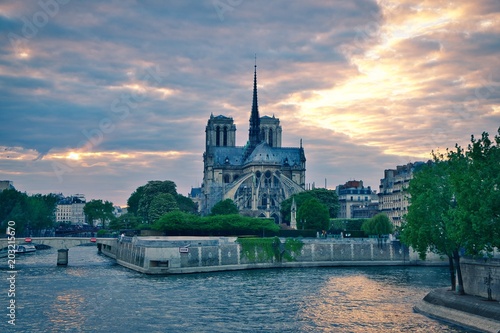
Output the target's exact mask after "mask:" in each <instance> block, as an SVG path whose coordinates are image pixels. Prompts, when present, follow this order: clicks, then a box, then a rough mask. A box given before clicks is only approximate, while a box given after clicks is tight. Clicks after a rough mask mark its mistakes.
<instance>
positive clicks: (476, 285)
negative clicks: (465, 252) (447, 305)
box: [460, 258, 500, 301]
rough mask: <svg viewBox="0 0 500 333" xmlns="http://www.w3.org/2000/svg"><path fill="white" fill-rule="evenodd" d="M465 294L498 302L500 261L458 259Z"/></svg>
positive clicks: (499, 294)
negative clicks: (489, 298)
mask: <svg viewBox="0 0 500 333" xmlns="http://www.w3.org/2000/svg"><path fill="white" fill-rule="evenodd" d="M460 268H461V269H462V275H463V282H464V290H465V292H466V293H467V294H470V295H475V296H480V297H484V298H488V288H489V289H490V297H491V298H492V299H494V300H497V301H500V259H496V258H491V259H469V258H462V259H460Z"/></svg>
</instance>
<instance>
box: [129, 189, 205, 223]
mask: <svg viewBox="0 0 500 333" xmlns="http://www.w3.org/2000/svg"><path fill="white" fill-rule="evenodd" d="M176 188H177V186H176V185H175V183H174V182H173V181H171V180H165V181H160V180H151V181H149V182H148V183H147V184H146V185H143V186H139V187H138V188H137V189H136V190H135V191H134V192H133V193H132V194H131V195H130V197H129V198H128V200H127V204H128V207H129V208H128V212H129V213H130V214H133V215H135V216H137V217H138V218H139V219H140V220H141V221H142V223H146V224H152V223H154V222H155V221H156V220H157V219H158V218H159V217H160V216H162V215H163V214H165V213H167V212H170V211H173V210H176V209H179V210H181V211H183V212H187V213H193V214H195V213H196V212H197V206H196V204H195V203H194V202H193V200H191V199H190V198H188V197H185V196H183V195H181V194H178V193H177V190H176Z"/></svg>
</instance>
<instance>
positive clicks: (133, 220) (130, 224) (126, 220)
mask: <svg viewBox="0 0 500 333" xmlns="http://www.w3.org/2000/svg"><path fill="white" fill-rule="evenodd" d="M139 224H140V220H139V218H138V217H137V216H135V215H134V214H132V213H126V214H123V215H121V216H119V217H118V218H117V219H114V220H113V221H111V222H110V223H109V228H110V229H112V230H121V229H134V228H136V227H137V226H138V225H139Z"/></svg>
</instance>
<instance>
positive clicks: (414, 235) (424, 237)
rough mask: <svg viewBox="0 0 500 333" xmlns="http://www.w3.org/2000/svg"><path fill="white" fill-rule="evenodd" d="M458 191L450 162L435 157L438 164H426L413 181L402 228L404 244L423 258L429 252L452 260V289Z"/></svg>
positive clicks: (440, 157) (454, 283)
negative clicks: (455, 188) (456, 190)
mask: <svg viewBox="0 0 500 333" xmlns="http://www.w3.org/2000/svg"><path fill="white" fill-rule="evenodd" d="M454 192H455V191H454V188H453V187H452V186H451V182H450V169H449V165H448V163H447V162H446V161H444V160H443V156H442V155H441V156H438V155H434V163H432V164H426V165H424V166H423V167H422V168H421V169H420V170H418V171H416V172H415V173H414V175H413V179H412V180H411V181H410V185H409V188H408V193H409V196H410V197H409V201H410V206H409V207H408V214H407V215H406V216H405V222H403V225H402V227H401V240H402V242H403V243H404V244H406V245H408V246H411V247H412V248H413V249H414V250H415V251H416V252H417V253H418V254H419V256H420V258H421V259H425V257H426V254H427V251H431V252H434V253H437V254H441V255H446V256H447V257H448V261H449V267H450V280H451V289H452V290H455V289H456V276H455V267H454V260H453V256H454V254H457V255H458V250H459V249H460V244H459V243H457V242H456V241H454V240H453V233H452V231H453V228H454V227H455V226H454V221H453V216H454V214H455V212H454V210H455V206H456V205H455V203H454ZM456 269H460V267H457V268H456Z"/></svg>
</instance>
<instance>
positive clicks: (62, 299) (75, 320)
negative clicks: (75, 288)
mask: <svg viewBox="0 0 500 333" xmlns="http://www.w3.org/2000/svg"><path fill="white" fill-rule="evenodd" d="M84 306H85V297H83V296H82V295H79V294H75V292H71V293H65V294H61V295H58V296H56V298H55V300H54V302H53V303H52V306H51V307H50V308H49V310H48V311H49V312H48V313H45V316H46V317H48V318H49V320H50V322H51V324H52V325H53V327H58V328H61V329H66V330H67V329H72V330H75V331H82V329H83V324H84V322H85V315H84V311H83V310H84V309H83V307H84Z"/></svg>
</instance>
